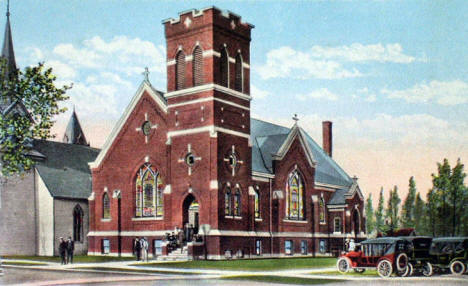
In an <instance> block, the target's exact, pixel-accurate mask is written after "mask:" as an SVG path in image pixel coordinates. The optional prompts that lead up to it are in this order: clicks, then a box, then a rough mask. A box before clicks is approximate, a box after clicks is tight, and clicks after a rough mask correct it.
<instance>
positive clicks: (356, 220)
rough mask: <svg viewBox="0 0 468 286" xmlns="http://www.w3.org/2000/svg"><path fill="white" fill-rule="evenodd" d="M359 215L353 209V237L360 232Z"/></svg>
mask: <svg viewBox="0 0 468 286" xmlns="http://www.w3.org/2000/svg"><path fill="white" fill-rule="evenodd" d="M360 221H361V218H360V215H359V211H358V210H357V209H354V211H353V231H354V236H356V237H357V235H358V234H359V233H360V232H361V227H360Z"/></svg>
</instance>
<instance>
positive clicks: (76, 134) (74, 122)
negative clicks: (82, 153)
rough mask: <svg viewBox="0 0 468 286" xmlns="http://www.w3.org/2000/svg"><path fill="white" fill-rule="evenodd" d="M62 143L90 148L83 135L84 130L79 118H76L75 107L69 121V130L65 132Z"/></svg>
mask: <svg viewBox="0 0 468 286" xmlns="http://www.w3.org/2000/svg"><path fill="white" fill-rule="evenodd" d="M62 142H63V143H69V144H78V145H87V146H89V144H88V142H87V141H86V137H85V135H84V133H83V129H81V125H80V122H79V121H78V117H77V116H76V112H75V107H73V113H72V116H71V118H70V121H68V125H67V130H65V134H64V135H63V139H62Z"/></svg>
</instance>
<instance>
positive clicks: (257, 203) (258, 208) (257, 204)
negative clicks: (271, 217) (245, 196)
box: [254, 189, 260, 218]
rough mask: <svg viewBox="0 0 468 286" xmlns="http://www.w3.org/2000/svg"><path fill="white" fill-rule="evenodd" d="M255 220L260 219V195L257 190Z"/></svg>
mask: <svg viewBox="0 0 468 286" xmlns="http://www.w3.org/2000/svg"><path fill="white" fill-rule="evenodd" d="M254 205H255V218H260V194H259V191H258V189H257V190H255V203H254Z"/></svg>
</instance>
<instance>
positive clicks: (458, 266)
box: [450, 260, 466, 275]
mask: <svg viewBox="0 0 468 286" xmlns="http://www.w3.org/2000/svg"><path fill="white" fill-rule="evenodd" d="M465 270H466V267H465V264H463V262H461V261H459V260H455V261H454V262H452V263H450V272H452V274H455V275H462V274H463V273H465Z"/></svg>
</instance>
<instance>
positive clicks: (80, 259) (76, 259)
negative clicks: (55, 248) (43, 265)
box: [2, 255, 135, 263]
mask: <svg viewBox="0 0 468 286" xmlns="http://www.w3.org/2000/svg"><path fill="white" fill-rule="evenodd" d="M2 258H4V259H15V260H31V261H43V262H58V263H60V257H58V256H21V255H11V256H3V257H2ZM134 259H135V258H133V257H115V256H87V255H76V256H73V263H90V262H109V261H130V260H134Z"/></svg>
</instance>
